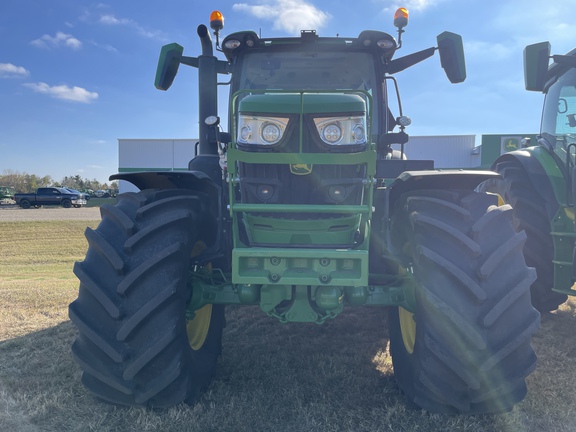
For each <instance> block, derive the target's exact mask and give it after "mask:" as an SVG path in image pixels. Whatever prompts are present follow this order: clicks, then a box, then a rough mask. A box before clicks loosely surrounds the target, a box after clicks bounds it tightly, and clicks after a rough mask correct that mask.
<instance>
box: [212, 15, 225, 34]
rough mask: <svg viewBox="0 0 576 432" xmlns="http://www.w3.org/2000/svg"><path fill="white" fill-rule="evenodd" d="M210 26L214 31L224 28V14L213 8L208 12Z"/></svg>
mask: <svg viewBox="0 0 576 432" xmlns="http://www.w3.org/2000/svg"><path fill="white" fill-rule="evenodd" d="M210 27H211V28H212V30H214V31H216V32H219V31H220V30H222V29H223V28H224V15H222V14H221V13H220V11H217V10H215V11H214V12H212V13H211V14H210Z"/></svg>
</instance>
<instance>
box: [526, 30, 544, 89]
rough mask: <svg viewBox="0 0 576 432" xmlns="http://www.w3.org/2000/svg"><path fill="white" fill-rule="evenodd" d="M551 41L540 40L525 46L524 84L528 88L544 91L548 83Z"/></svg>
mask: <svg viewBox="0 0 576 432" xmlns="http://www.w3.org/2000/svg"><path fill="white" fill-rule="evenodd" d="M549 62H550V42H540V43H537V44H533V45H528V46H527V47H526V48H524V85H525V86H526V90H531V91H540V92H541V91H542V90H544V85H545V84H546V75H547V74H548V63H549Z"/></svg>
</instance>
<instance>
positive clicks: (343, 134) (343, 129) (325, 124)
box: [314, 116, 366, 145]
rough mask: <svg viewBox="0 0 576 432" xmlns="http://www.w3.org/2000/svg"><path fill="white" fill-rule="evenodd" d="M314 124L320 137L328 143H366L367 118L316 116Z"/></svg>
mask: <svg viewBox="0 0 576 432" xmlns="http://www.w3.org/2000/svg"><path fill="white" fill-rule="evenodd" d="M314 124H315V125H316V129H317V130H318V135H320V139H322V141H324V142H325V143H326V144H328V145H354V144H365V143H366V118H365V117H362V116H357V117H327V118H315V119H314Z"/></svg>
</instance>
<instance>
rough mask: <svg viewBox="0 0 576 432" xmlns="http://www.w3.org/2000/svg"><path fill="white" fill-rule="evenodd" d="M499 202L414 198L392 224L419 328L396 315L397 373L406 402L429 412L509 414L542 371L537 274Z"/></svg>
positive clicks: (449, 194)
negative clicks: (411, 282)
mask: <svg viewBox="0 0 576 432" xmlns="http://www.w3.org/2000/svg"><path fill="white" fill-rule="evenodd" d="M495 203H496V197H495V196H493V195H489V194H480V193H476V192H470V191H443V190H426V191H417V192H413V193H409V194H406V195H404V196H403V197H402V198H401V199H400V200H399V203H398V204H399V205H398V206H397V207H396V211H395V212H394V214H393V217H392V235H393V243H394V247H395V248H396V249H397V250H398V251H399V254H400V256H403V257H404V260H405V264H406V266H407V267H411V268H412V269H413V273H414V277H415V279H416V286H415V293H414V294H415V300H416V309H415V311H414V316H413V317H414V321H415V322H414V324H413V325H410V323H409V321H408V318H409V317H410V315H409V314H408V313H407V312H406V311H399V308H391V310H390V315H389V325H390V351H391V354H392V361H393V365H394V374H395V377H396V380H397V382H398V385H399V387H400V388H401V390H402V391H403V392H404V393H405V395H406V397H407V398H408V400H409V402H410V403H412V404H414V405H416V406H418V407H421V408H423V409H426V410H428V411H431V412H440V413H463V414H484V413H499V412H506V411H510V410H511V409H512V407H513V406H514V405H515V404H516V403H518V402H520V401H521V400H522V399H523V398H524V397H525V395H526V383H525V378H526V377H527V376H528V375H529V374H530V373H531V372H532V371H533V370H534V368H535V366H536V355H535V353H534V350H533V349H532V347H531V345H530V339H531V336H532V334H533V333H534V332H535V331H536V330H537V329H538V327H539V323H540V315H539V313H538V312H537V311H536V310H535V309H534V308H533V307H532V305H531V303H530V285H531V284H532V282H533V281H534V279H535V277H536V275H535V272H534V269H530V268H528V267H527V266H526V264H525V261H524V257H523V254H522V246H523V244H524V241H525V234H524V233H516V232H514V229H513V227H512V221H511V219H512V210H511V208H510V206H502V207H496V206H492V204H495ZM400 312H402V313H400Z"/></svg>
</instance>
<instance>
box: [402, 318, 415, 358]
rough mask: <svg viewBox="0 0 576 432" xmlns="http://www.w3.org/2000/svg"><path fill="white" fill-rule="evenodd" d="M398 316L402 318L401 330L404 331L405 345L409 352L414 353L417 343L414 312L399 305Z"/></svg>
mask: <svg viewBox="0 0 576 432" xmlns="http://www.w3.org/2000/svg"><path fill="white" fill-rule="evenodd" d="M398 318H399V320H400V332H401V333H402V340H403V341H404V347H405V348H406V351H408V353H409V354H412V353H413V352H414V344H415V343H416V321H414V314H413V313H411V312H408V311H407V310H406V309H404V308H401V307H399V308H398Z"/></svg>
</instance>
